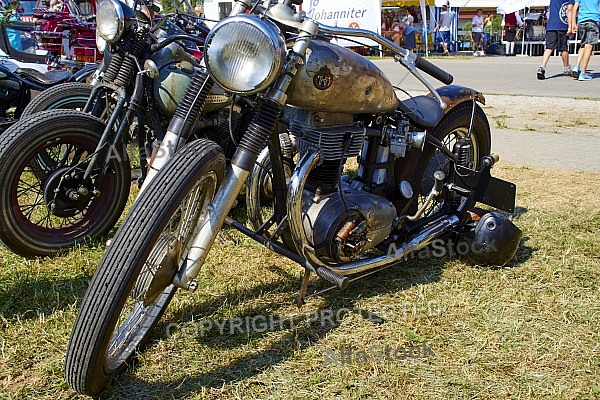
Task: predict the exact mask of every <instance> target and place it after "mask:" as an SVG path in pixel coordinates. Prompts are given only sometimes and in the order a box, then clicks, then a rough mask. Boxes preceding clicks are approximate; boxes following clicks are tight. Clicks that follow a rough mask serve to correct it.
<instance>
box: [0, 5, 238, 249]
mask: <svg viewBox="0 0 600 400" xmlns="http://www.w3.org/2000/svg"><path fill="white" fill-rule="evenodd" d="M140 7H145V8H146V10H148V9H149V7H151V5H150V4H149V3H148V4H146V3H142V2H140ZM120 10H121V11H122V12H123V13H124V14H123V15H122V18H121V19H115V18H114V16H113V15H112V14H110V11H111V10H108V12H109V14H103V12H104V11H106V7H105V8H99V10H98V14H97V32H99V33H101V34H102V35H104V36H106V35H105V34H104V32H110V33H111V35H112V36H111V37H110V38H109V40H108V41H105V40H104V39H103V38H102V35H100V36H99V39H98V44H99V45H100V47H101V49H102V51H103V54H104V57H103V59H102V62H101V64H100V66H99V67H98V69H97V70H96V72H95V73H94V77H93V80H92V84H91V85H69V86H67V85H65V86H61V87H57V88H56V89H55V90H54V91H51V92H42V95H43V97H42V100H40V101H43V102H44V104H45V105H47V104H48V103H51V102H52V101H54V103H53V104H54V107H53V108H62V106H61V102H63V101H64V100H65V99H74V98H77V99H78V101H79V104H80V105H81V103H80V102H81V99H82V98H85V102H84V104H83V106H81V108H80V109H77V110H72V109H70V110H63V109H60V110H56V109H53V110H50V111H43V112H38V113H35V114H33V115H31V116H30V117H29V118H28V119H27V121H24V122H23V123H20V124H17V125H13V126H12V127H11V128H10V129H8V130H7V131H6V132H5V134H4V135H3V136H2V137H0V171H2V176H1V177H0V185H2V186H0V187H2V190H1V191H0V192H1V193H0V203H1V204H2V207H5V208H4V209H5V210H7V212H6V213H4V215H3V217H2V218H1V219H0V240H2V242H3V244H4V245H5V246H7V247H8V248H9V249H11V250H12V251H14V252H15V253H17V254H20V255H23V256H27V257H29V256H47V255H52V254H55V253H57V252H60V251H64V250H66V249H69V248H70V247H73V246H74V245H75V244H77V243H81V242H83V241H85V240H89V239H94V238H98V237H101V236H102V235H104V234H106V233H107V232H108V231H109V230H110V229H111V228H112V227H113V226H114V224H115V223H116V221H117V219H118V218H119V217H120V215H121V213H122V211H123V209H124V207H125V204H126V202H127V199H128V197H129V191H130V186H131V177H132V171H131V162H132V161H131V160H134V161H135V162H136V163H139V166H140V175H141V176H140V177H139V180H138V181H139V182H140V183H141V182H142V181H143V180H144V179H145V177H146V171H147V162H148V160H150V159H151V158H152V152H153V151H156V148H155V147H156V145H157V143H160V141H161V140H162V138H163V136H164V132H165V128H166V126H167V125H168V122H169V120H170V119H171V118H172V117H173V115H174V113H175V110H176V107H177V105H178V103H179V102H180V101H183V90H184V89H185V87H186V86H188V85H189V84H190V82H191V81H192V78H193V76H194V74H195V71H196V70H197V69H198V68H199V66H198V65H199V60H198V58H197V57H198V56H201V46H202V45H203V43H204V39H203V38H202V37H201V35H198V34H194V35H189V34H186V33H185V32H183V31H182V30H181V29H180V28H178V26H177V25H176V24H174V23H171V22H170V21H171V19H172V18H173V16H172V15H166V16H164V17H163V18H161V19H160V20H159V21H158V22H154V21H153V19H152V18H150V17H149V16H148V15H146V14H144V13H143V12H141V11H138V12H136V11H134V9H133V8H130V7H128V6H124V7H122V8H121V9H120ZM147 14H149V15H151V13H150V12H147ZM193 18H195V16H194V17H192V16H182V15H178V16H177V20H178V21H179V23H181V22H180V21H181V20H183V19H185V20H191V19H193ZM193 23H194V29H196V30H198V29H200V28H202V27H203V25H202V24H201V23H199V22H198V21H194V22H193ZM202 29H204V30H205V32H208V28H207V27H206V26H205V25H204V27H203V28H202ZM198 46H200V47H198ZM209 94H210V98H209V99H208V101H207V102H206V103H207V104H206V106H205V107H204V108H203V109H202V110H200V109H197V110H194V112H195V113H196V116H195V117H190V119H189V120H188V121H189V123H190V126H189V129H190V135H192V136H195V137H201V136H202V137H203V136H205V133H204V132H206V131H207V129H209V128H216V131H215V130H214V129H213V130H211V132H213V131H215V132H217V134H216V136H217V137H215V136H214V135H213V133H211V135H213V138H214V139H219V137H223V139H222V140H221V142H222V144H223V146H225V147H226V146H227V142H228V141H230V139H229V137H230V129H229V128H230V126H231V127H233V129H235V126H237V125H236V124H237V119H235V120H234V121H232V119H234V118H236V117H237V116H238V115H239V116H241V115H242V114H243V112H244V111H243V110H242V107H244V108H247V107H246V106H235V105H232V104H231V103H232V102H231V99H232V97H231V96H228V95H227V96H226V95H224V93H223V92H222V90H219V89H215V90H213V91H212V92H211V93H209ZM209 103H210V104H209ZM34 106H35V104H34ZM226 107H229V111H228V110H225V108H226ZM68 108H74V107H72V106H70V107H68ZM233 108H235V114H233V112H232V111H231V110H232V109H233ZM37 109H38V110H39V109H40V107H38V108H37ZM188 111H189V110H188ZM200 111H202V115H200ZM238 111H239V112H238ZM232 115H233V116H232ZM130 143H133V144H134V145H135V147H136V149H135V150H133V151H130V150H129V147H128V145H129V144H130Z"/></svg>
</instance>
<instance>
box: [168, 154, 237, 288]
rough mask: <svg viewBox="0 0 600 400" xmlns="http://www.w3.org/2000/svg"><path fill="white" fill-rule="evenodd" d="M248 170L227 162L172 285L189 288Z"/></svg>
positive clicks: (191, 286)
mask: <svg viewBox="0 0 600 400" xmlns="http://www.w3.org/2000/svg"><path fill="white" fill-rule="evenodd" d="M248 174H249V172H248V171H246V170H244V169H241V168H239V167H237V166H235V165H233V164H230V166H229V168H228V169H227V173H226V174H225V180H224V182H223V184H222V185H221V188H220V189H219V191H218V192H217V195H216V196H215V199H214V201H213V202H212V203H211V204H209V205H208V206H207V207H206V209H207V217H206V218H205V219H204V221H203V222H202V226H199V227H198V228H196V229H197V232H198V233H197V234H196V236H195V237H194V239H193V241H192V244H191V246H190V251H189V252H188V254H187V255H186V258H185V260H184V261H183V265H182V266H181V268H180V269H179V272H177V274H176V275H175V277H174V279H173V284H174V285H175V286H177V287H180V288H183V289H186V290H189V289H190V288H193V284H194V279H195V278H196V276H198V273H199V272H200V268H201V267H202V264H204V260H205V259H206V256H207V255H208V252H209V250H210V248H211V247H212V244H213V243H214V241H215V239H216V237H217V234H218V233H219V230H220V229H221V226H223V222H224V221H225V218H226V217H227V214H228V213H229V210H230V209H231V207H232V206H233V203H234V202H235V200H236V199H237V195H238V193H239V192H240V190H241V189H242V186H243V185H244V182H246V178H247V177H248Z"/></svg>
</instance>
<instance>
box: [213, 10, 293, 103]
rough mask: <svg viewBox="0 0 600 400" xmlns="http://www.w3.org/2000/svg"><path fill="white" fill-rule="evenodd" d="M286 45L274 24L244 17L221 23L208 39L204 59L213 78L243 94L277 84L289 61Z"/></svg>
mask: <svg viewBox="0 0 600 400" xmlns="http://www.w3.org/2000/svg"><path fill="white" fill-rule="evenodd" d="M285 54H286V49H285V42H284V40H283V38H282V37H281V34H280V32H279V29H278V28H277V26H275V25H274V24H273V23H271V22H269V21H266V20H263V19H260V18H259V17H258V16H256V15H251V14H244V15H238V16H234V17H229V18H226V19H224V20H221V22H219V23H218V24H217V25H215V27H214V28H213V29H212V30H211V31H210V33H209V34H208V36H207V38H206V45H205V51H204V58H205V62H206V67H207V68H208V72H209V73H210V75H211V77H212V78H213V79H214V80H215V82H217V83H218V84H219V85H220V86H221V87H223V88H224V89H226V90H229V91H232V92H235V93H239V94H252V93H256V92H259V91H261V90H263V89H265V88H267V87H268V86H269V85H271V84H272V83H273V81H274V80H275V78H277V76H278V75H279V73H280V71H281V69H282V66H283V63H284V61H285Z"/></svg>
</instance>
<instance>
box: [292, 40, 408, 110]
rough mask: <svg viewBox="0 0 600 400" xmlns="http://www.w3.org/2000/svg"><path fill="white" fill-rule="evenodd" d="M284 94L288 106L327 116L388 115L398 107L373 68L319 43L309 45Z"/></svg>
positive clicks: (385, 81) (359, 58)
mask: <svg viewBox="0 0 600 400" xmlns="http://www.w3.org/2000/svg"><path fill="white" fill-rule="evenodd" d="M287 94H288V101H287V104H289V105H292V106H295V107H300V108H305V109H309V110H318V111H327V112H344V113H379V112H390V111H394V110H395V109H396V107H397V105H398V99H397V97H396V95H395V93H394V88H393V87H392V84H391V83H390V81H389V80H388V78H387V77H386V76H385V75H384V74H383V72H382V71H381V70H380V69H379V68H378V67H377V66H375V64H373V63H372V62H371V61H369V60H367V59H366V58H364V57H362V56H360V55H358V54H356V53H354V52H353V51H351V50H348V49H345V48H343V47H338V46H336V45H333V44H330V43H328V42H323V41H319V40H313V41H312V42H311V44H310V49H309V51H308V54H307V59H306V63H305V64H304V65H302V66H301V67H300V68H299V70H298V73H297V74H296V76H295V77H294V79H293V80H292V83H291V85H290V87H289V89H288V90H287Z"/></svg>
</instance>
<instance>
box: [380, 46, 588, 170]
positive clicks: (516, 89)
mask: <svg viewBox="0 0 600 400" xmlns="http://www.w3.org/2000/svg"><path fill="white" fill-rule="evenodd" d="M430 61H432V62H433V63H435V64H436V65H437V66H439V67H440V68H442V69H444V70H446V71H448V72H450V73H451V74H452V75H453V76H454V84H457V85H464V86H469V87H472V88H475V89H477V90H479V91H481V92H482V93H484V94H487V95H493V94H499V95H516V96H515V107H527V105H528V104H530V103H531V102H536V99H537V101H540V99H541V98H544V97H562V98H565V102H572V104H573V107H576V106H577V99H587V100H594V101H598V113H599V114H597V115H595V116H593V118H595V119H596V120H600V72H598V71H600V57H599V56H593V57H592V59H591V61H590V67H589V68H591V69H592V71H591V73H592V76H593V77H594V79H593V80H592V81H589V82H579V81H576V80H574V79H572V78H568V77H564V76H562V63H561V62H560V60H559V58H558V57H552V58H551V59H550V63H549V65H548V71H547V74H546V75H547V77H548V78H549V79H546V80H543V81H539V80H537V79H536V76H535V73H536V70H537V67H538V66H539V63H540V61H541V57H504V56H492V57H462V56H455V57H449V58H431V59H430ZM574 62H575V57H573V56H572V57H571V63H574ZM375 63H376V64H377V65H378V66H379V67H380V68H381V69H382V70H383V71H384V72H385V73H386V74H387V75H388V77H390V80H391V81H392V83H394V84H395V85H397V86H399V87H402V88H403V89H405V90H408V91H409V92H411V91H418V92H419V91H422V90H423V86H422V85H421V84H420V83H419V82H418V81H416V80H415V79H414V78H413V77H412V76H410V75H407V74H406V73H405V72H404V71H405V70H404V69H403V68H402V67H400V66H399V65H397V64H396V63H394V61H393V60H391V59H380V60H375ZM594 68H595V70H594ZM432 83H434V86H438V84H437V81H435V80H432ZM491 97H492V96H491ZM488 104H489V101H488ZM598 129H600V127H599V128H598ZM551 131H552V129H548V132H551ZM492 142H493V150H494V151H496V152H498V153H499V154H500V155H501V159H502V160H504V161H508V162H514V163H519V164H525V165H532V166H538V167H551V168H560V169H568V170H574V171H595V172H600V135H598V136H583V135H577V134H574V135H568V134H561V135H556V134H551V133H543V132H527V133H524V132H522V131H512V130H510V129H494V128H493V127H492Z"/></svg>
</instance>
